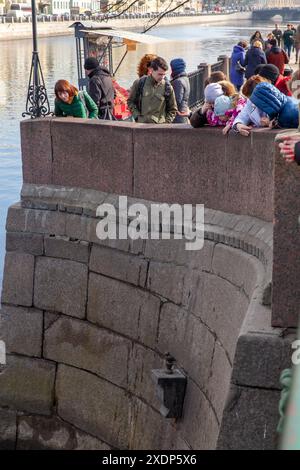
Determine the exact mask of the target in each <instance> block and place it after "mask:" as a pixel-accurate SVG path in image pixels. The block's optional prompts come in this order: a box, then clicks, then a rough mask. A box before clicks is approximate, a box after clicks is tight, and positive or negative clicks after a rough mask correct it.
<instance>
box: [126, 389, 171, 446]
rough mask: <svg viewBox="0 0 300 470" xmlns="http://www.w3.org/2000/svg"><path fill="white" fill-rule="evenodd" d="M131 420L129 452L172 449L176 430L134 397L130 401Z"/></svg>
mask: <svg viewBox="0 0 300 470" xmlns="http://www.w3.org/2000/svg"><path fill="white" fill-rule="evenodd" d="M131 420H132V426H130V430H129V449H130V450H148V449H149V450H152V449H155V450H162V449H166V450H170V449H173V448H174V447H173V445H174V441H175V440H176V428H175V427H172V425H171V423H170V420H166V419H165V418H163V417H162V416H161V415H160V414H159V413H158V412H157V411H155V410H153V409H152V408H151V407H149V406H148V405H147V404H146V403H144V402H142V401H141V400H139V399H138V398H135V397H133V399H132V401H131ZM171 421H172V420H171ZM154 430H155V431H154Z"/></svg>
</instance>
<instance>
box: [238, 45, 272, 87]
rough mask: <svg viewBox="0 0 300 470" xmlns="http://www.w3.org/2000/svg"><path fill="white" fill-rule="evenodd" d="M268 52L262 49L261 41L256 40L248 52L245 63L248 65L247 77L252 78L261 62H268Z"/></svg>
mask: <svg viewBox="0 0 300 470" xmlns="http://www.w3.org/2000/svg"><path fill="white" fill-rule="evenodd" d="M266 63H267V58H266V54H265V53H264V51H263V50H262V45H261V42H260V41H255V42H254V43H253V45H252V46H251V47H250V49H249V50H248V51H247V53H246V57H245V61H244V64H242V65H245V66H246V72H245V77H246V78H247V80H248V78H250V77H252V76H253V75H255V69H256V67H257V66H258V65H260V64H266Z"/></svg>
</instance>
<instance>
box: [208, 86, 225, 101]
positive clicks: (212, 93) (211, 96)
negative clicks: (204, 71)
mask: <svg viewBox="0 0 300 470" xmlns="http://www.w3.org/2000/svg"><path fill="white" fill-rule="evenodd" d="M222 95H224V93H223V90H222V87H221V85H220V84H219V83H210V84H209V85H207V87H205V90H204V96H205V101H207V102H208V103H214V102H215V100H216V98H218V96H222Z"/></svg>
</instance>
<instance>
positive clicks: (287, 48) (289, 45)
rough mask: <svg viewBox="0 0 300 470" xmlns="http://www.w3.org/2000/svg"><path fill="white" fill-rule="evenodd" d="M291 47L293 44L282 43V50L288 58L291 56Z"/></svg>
mask: <svg viewBox="0 0 300 470" xmlns="http://www.w3.org/2000/svg"><path fill="white" fill-rule="evenodd" d="M292 49H293V44H285V45H284V50H285V52H286V53H287V55H288V56H289V58H291V52H292Z"/></svg>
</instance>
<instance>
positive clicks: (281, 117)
mask: <svg viewBox="0 0 300 470" xmlns="http://www.w3.org/2000/svg"><path fill="white" fill-rule="evenodd" d="M250 100H251V102H252V103H253V104H254V105H255V106H256V107H257V108H258V109H260V110H261V111H263V112H264V113H266V114H267V115H268V117H269V119H270V121H274V122H275V123H276V127H281V128H293V129H294V128H297V127H298V125H299V109H298V102H297V100H296V99H295V98H291V97H289V96H286V95H284V94H283V93H281V92H280V91H279V90H278V89H277V88H275V87H274V85H271V83H264V82H263V83H259V84H258V85H257V86H256V87H255V89H254V91H253V93H252V95H251V97H250Z"/></svg>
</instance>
